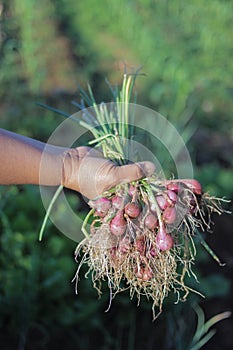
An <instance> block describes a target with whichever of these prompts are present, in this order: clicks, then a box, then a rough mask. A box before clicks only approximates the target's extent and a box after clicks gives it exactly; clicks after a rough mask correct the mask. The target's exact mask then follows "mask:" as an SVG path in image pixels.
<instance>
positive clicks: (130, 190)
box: [128, 185, 137, 197]
mask: <svg viewBox="0 0 233 350" xmlns="http://www.w3.org/2000/svg"><path fill="white" fill-rule="evenodd" d="M136 191H137V189H136V187H135V186H133V185H130V186H129V189H128V194H129V195H130V196H131V197H133V196H134V194H135V192H136Z"/></svg>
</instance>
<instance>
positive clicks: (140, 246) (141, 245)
mask: <svg viewBox="0 0 233 350" xmlns="http://www.w3.org/2000/svg"><path fill="white" fill-rule="evenodd" d="M135 246H136V250H137V251H138V252H139V253H140V254H142V255H144V254H145V238H144V237H143V236H142V237H139V238H137V239H136V241H135Z"/></svg>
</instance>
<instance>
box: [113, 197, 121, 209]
mask: <svg viewBox="0 0 233 350" xmlns="http://www.w3.org/2000/svg"><path fill="white" fill-rule="evenodd" d="M112 205H113V207H115V208H116V209H123V207H124V198H123V197H120V196H114V197H113V198H112Z"/></svg>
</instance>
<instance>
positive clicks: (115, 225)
mask: <svg viewBox="0 0 233 350" xmlns="http://www.w3.org/2000/svg"><path fill="white" fill-rule="evenodd" d="M110 230H111V232H112V234H113V235H115V236H122V235H123V234H124V233H125V230H126V220H125V219H124V211H123V210H119V211H118V212H117V213H116V215H115V216H114V218H113V219H112V220H111V222H110Z"/></svg>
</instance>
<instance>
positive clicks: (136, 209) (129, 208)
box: [125, 202, 141, 218]
mask: <svg viewBox="0 0 233 350" xmlns="http://www.w3.org/2000/svg"><path fill="white" fill-rule="evenodd" d="M140 213H141V209H140V206H139V205H138V204H137V203H135V202H130V203H127V204H126V206H125V214H127V215H128V216H129V217H130V218H137V217H138V216H139V214H140Z"/></svg>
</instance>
